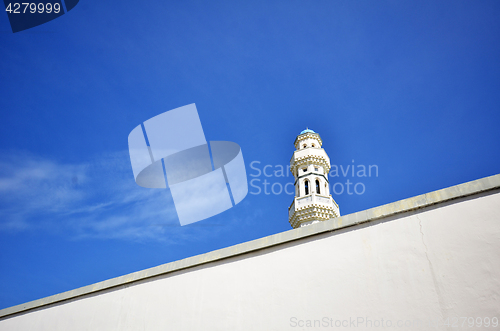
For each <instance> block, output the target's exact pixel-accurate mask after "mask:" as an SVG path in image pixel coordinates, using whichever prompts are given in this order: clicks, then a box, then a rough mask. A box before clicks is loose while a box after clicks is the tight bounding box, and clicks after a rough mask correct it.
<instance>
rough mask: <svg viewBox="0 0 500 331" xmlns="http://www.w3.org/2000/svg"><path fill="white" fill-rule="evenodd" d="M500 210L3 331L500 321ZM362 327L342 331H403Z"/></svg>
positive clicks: (228, 267)
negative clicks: (467, 319)
mask: <svg viewBox="0 0 500 331" xmlns="http://www.w3.org/2000/svg"><path fill="white" fill-rule="evenodd" d="M498 206H500V194H499V193H496V194H490V195H485V196H482V197H478V196H473V197H469V198H464V199H462V200H460V201H456V202H455V203H444V204H439V205H437V206H435V207H431V208H428V209H424V210H423V211H420V212H416V211H413V212H408V213H405V214H402V215H400V216H392V217H389V218H388V219H384V220H382V221H381V222H377V221H375V222H370V223H366V224H363V225H358V226H356V227H350V228H345V229H341V230H338V231H334V232H331V233H326V234H319V235H316V236H312V237H308V238H304V239H301V240H299V241H294V242H290V243H285V244H282V245H279V246H275V247H270V248H267V249H263V250H260V251H256V252H252V253H248V254H244V255H240V256H235V257H231V258H229V259H225V260H221V261H217V262H213V263H210V264H205V265H200V266H198V267H194V268H191V269H187V270H181V271H177V272H174V273H171V274H167V275H165V276H159V277H157V278H154V279H152V280H150V281H143V282H141V283H139V284H136V285H130V286H128V287H122V288H120V289H117V290H114V291H109V290H108V291H103V292H98V293H96V294H95V295H92V296H88V297H83V298H80V299H75V300H73V301H69V302H63V303H61V304H59V305H56V306H52V307H49V308H44V309H40V310H37V311H31V312H27V313H25V314H23V315H18V316H15V317H11V318H8V319H5V320H2V321H0V330H51V331H58V330H288V329H291V330H303V329H305V330H307V329H314V328H307V327H304V328H302V327H298V326H295V327H294V326H293V324H294V323H293V321H295V325H296V324H297V321H303V322H304V323H306V322H307V320H312V321H314V320H320V321H323V319H324V318H327V319H329V318H331V319H333V320H334V321H335V320H339V321H343V320H347V321H349V320H350V319H357V318H363V319H366V318H368V319H371V320H372V321H376V320H378V321H380V320H381V319H382V318H383V319H384V321H385V322H386V321H387V320H391V321H392V323H394V324H395V323H396V321H406V320H415V319H420V320H422V321H426V320H431V319H432V320H434V321H436V320H439V321H441V322H443V321H444V320H445V319H446V318H448V317H450V318H453V317H457V318H460V317H474V318H476V317H486V316H488V317H490V318H491V317H494V316H496V317H499V316H500V305H499V302H500V300H499V299H500V298H499V293H500V263H499V262H500V217H499V216H498V209H499V208H498ZM346 325H347V324H346ZM364 326H365V325H362V324H358V325H357V326H356V327H352V324H351V327H349V326H346V327H342V328H341V329H350V328H352V329H356V330H364V329H377V330H380V329H393V330H394V329H398V328H394V327H393V328H382V327H377V328H375V327H373V328H365V327H364ZM316 329H325V330H327V329H335V328H331V327H319V328H316ZM400 329H405V328H400ZM423 329H424V330H429V329H430V328H423ZM432 329H433V330H445V329H446V328H445V327H443V326H441V327H439V328H432ZM472 329H477V328H472ZM489 329H492V328H491V327H490V328H489ZM469 330H471V329H470V328H469Z"/></svg>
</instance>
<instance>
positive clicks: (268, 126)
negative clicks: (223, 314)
mask: <svg viewBox="0 0 500 331" xmlns="http://www.w3.org/2000/svg"><path fill="white" fill-rule="evenodd" d="M499 14H500V3H499V2H498V1H461V0H454V1H435V0H433V1H252V2H249V1H210V2H207V1H198V2H196V1H183V2H181V3H179V2H174V1H151V2H144V3H138V2H136V1H107V2H102V1H94V0H81V1H80V3H79V4H78V5H77V6H76V7H75V8H74V9H73V10H71V11H70V12H69V13H67V14H65V15H63V16H61V17H59V18H57V19H55V20H53V21H51V22H48V23H46V24H43V25H40V26H38V27H35V28H32V29H29V30H25V31H22V32H19V33H15V34H13V33H12V32H11V30H10V26H9V22H8V19H7V15H6V14H3V15H0V54H1V55H2V61H0V93H1V95H0V96H1V97H0V112H1V113H0V114H1V119H2V124H3V125H2V130H1V131H0V268H1V272H0V308H6V307H9V306H12V305H16V304H20V303H23V302H26V301H30V300H35V299H38V298H41V297H45V296H49V295H52V294H56V293H59V292H63V291H67V290H71V289H74V288H77V287H80V286H85V285H88V284H92V283H94V282H98V281H102V280H105V279H109V278H112V277H116V276H120V275H123V274H127V273H130V272H134V271H138V270H142V269H145V268H148V267H153V266H156V265H160V264H163V263H167V262H171V261H175V260H178V259H182V258H185V257H189V256H193V255H196V254H201V253H205V252H208V251H211V250H215V249H219V248H223V247H227V246H230V245H234V244H238V243H241V242H245V241H249V240H253V239H256V238H260V237H263V236H267V235H271V234H274V233H278V232H282V231H286V230H289V229H290V225H289V223H288V215H287V208H288V206H289V205H290V203H291V202H292V198H293V197H292V196H290V195H287V194H285V193H282V194H273V193H271V194H268V195H266V194H265V193H264V192H261V194H253V193H255V192H256V191H257V189H256V188H255V187H252V186H250V188H249V189H250V193H249V194H248V196H247V197H246V198H245V199H244V200H243V201H242V202H241V203H240V204H238V205H237V206H236V207H234V208H232V209H230V210H228V211H226V212H224V213H222V214H219V215H217V216H214V217H212V218H209V219H207V220H204V221H201V222H197V223H194V224H191V225H188V226H183V227H181V226H179V224H178V220H177V216H176V213H175V208H174V206H173V203H172V198H171V195H170V193H169V191H168V190H152V189H145V188H141V187H139V186H137V185H136V184H135V182H134V178H133V174H132V169H131V166H130V160H129V158H128V151H127V147H128V146H127V137H128V134H129V133H130V131H131V130H132V129H133V128H134V127H136V126H137V125H138V124H140V123H141V122H143V121H145V120H147V119H149V118H151V117H153V116H155V115H158V114H160V113H162V112H165V111H167V110H170V109H174V108H177V107H180V106H184V105H187V104H191V103H196V106H197V108H198V112H199V115H200V119H201V122H202V125H203V129H204V131H205V136H206V138H207V140H227V141H233V142H236V143H238V144H239V145H240V146H241V148H242V152H243V157H244V160H245V164H246V168H247V174H248V177H249V180H252V179H258V180H260V182H259V181H255V182H253V183H254V184H256V185H261V188H262V189H263V188H264V187H263V185H264V184H263V181H264V180H267V181H268V182H269V183H270V185H272V184H274V183H279V184H276V186H275V188H276V189H277V188H278V187H279V185H285V184H286V183H288V182H292V181H293V180H292V177H291V174H289V175H288V176H284V177H279V175H280V173H279V172H278V173H276V174H275V175H273V176H271V177H265V176H264V175H263V174H261V176H259V177H256V175H257V174H258V172H259V171H258V170H255V169H253V168H259V169H260V170H262V169H263V167H264V166H265V165H271V166H272V169H273V170H278V171H279V168H280V166H286V165H287V164H288V162H289V160H290V158H291V156H292V153H293V151H294V147H293V142H294V139H295V137H296V136H297V135H298V134H299V133H300V131H302V130H303V129H305V128H306V127H309V128H311V129H313V130H315V131H316V132H319V134H320V135H321V137H322V139H323V142H324V143H323V147H324V148H325V150H326V151H327V153H328V154H329V156H330V158H331V163H332V164H334V165H337V166H338V167H339V170H340V166H342V167H343V169H344V170H345V169H346V168H347V166H352V165H353V164H354V165H356V169H358V166H359V165H364V166H369V165H376V167H377V169H378V175H376V174H375V173H372V175H371V176H369V177H368V176H367V177H359V176H357V175H356V174H355V176H352V173H346V174H345V176H344V174H343V173H342V172H341V171H340V173H339V176H338V177H331V178H330V182H331V184H334V183H337V182H338V183H340V184H342V185H345V183H346V181H347V180H349V181H350V182H351V183H354V184H356V183H361V184H362V186H360V185H361V184H360V185H358V189H361V187H363V188H364V193H363V194H356V193H353V194H348V193H347V192H346V191H347V190H344V192H343V193H342V194H333V197H334V199H335V200H336V201H337V203H338V204H339V205H340V211H341V213H342V214H348V213H352V212H356V211H360V210H364V209H367V208H371V207H375V206H378V205H382V204H385V203H390V202H394V201H397V200H400V199H404V198H408V197H411V196H415V195H418V194H423V193H427V192H430V191H433V190H437V189H441V188H444V187H448V186H452V185H456V184H460V183H463V182H466V181H470V180H475V179H478V178H482V177H486V176H490V175H494V174H497V173H499V172H500V171H499V170H500V167H499V166H500V157H499V148H498V147H499V142H500V130H499V123H500V111H499V106H500V93H499V91H500V42H499V41H500V20H499V19H498V17H499ZM254 161H258V162H260V163H253V168H252V167H251V166H250V165H251V164H252V162H254ZM269 169H270V168H268V170H269ZM350 169H352V168H350ZM340 184H339V185H340ZM337 188H340V186H337ZM268 189H269V188H268ZM351 190H352V188H351ZM275 191H276V190H275ZM337 191H338V190H337ZM252 192H253V193H252ZM268 192H269V191H268ZM351 193H352V191H351ZM471 221H473V220H471ZM450 231H452V229H450ZM332 254H333V252H332ZM290 263H293V261H290Z"/></svg>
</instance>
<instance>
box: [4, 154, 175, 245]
mask: <svg viewBox="0 0 500 331" xmlns="http://www.w3.org/2000/svg"><path fill="white" fill-rule="evenodd" d="M0 160H1V161H0V231H30V230H36V231H39V230H44V231H51V232H58V233H61V232H62V233H64V234H68V235H69V236H71V237H73V238H88V237H92V238H115V239H132V240H165V239H167V238H166V236H165V227H164V226H158V224H160V225H170V226H175V225H177V224H178V220H177V214H176V211H175V208H174V206H173V204H172V203H170V202H169V199H170V197H169V194H168V191H167V190H153V189H145V188H142V187H139V186H137V185H136V184H135V183H134V180H133V177H132V172H131V169H130V161H129V159H128V153H127V152H125V151H124V152H117V153H114V154H111V155H107V156H102V157H97V158H95V159H92V160H89V161H88V162H87V163H83V164H69V163H63V162H60V161H56V160H51V159H49V158H43V157H41V156H37V155H34V154H30V153H26V152H3V153H2V156H1V158H0Z"/></svg>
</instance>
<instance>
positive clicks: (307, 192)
mask: <svg viewBox="0 0 500 331" xmlns="http://www.w3.org/2000/svg"><path fill="white" fill-rule="evenodd" d="M304 188H305V191H306V195H308V194H309V181H308V180H307V179H306V180H305V182H304Z"/></svg>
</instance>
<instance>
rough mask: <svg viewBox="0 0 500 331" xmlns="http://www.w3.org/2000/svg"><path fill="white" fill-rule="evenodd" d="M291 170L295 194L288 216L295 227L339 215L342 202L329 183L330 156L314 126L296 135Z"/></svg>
mask: <svg viewBox="0 0 500 331" xmlns="http://www.w3.org/2000/svg"><path fill="white" fill-rule="evenodd" d="M294 144H295V149H296V150H295V152H293V156H292V159H291V160H290V171H291V172H292V173H293V176H294V177H295V198H294V199H293V203H292V205H291V206H290V208H288V220H289V222H290V225H291V226H292V227H293V228H294V229H296V228H300V227H302V226H306V225H310V224H314V223H318V222H320V221H326V220H328V219H330V218H334V217H339V216H340V211H339V206H338V205H337V203H336V202H335V200H333V198H332V196H331V194H330V187H329V185H328V172H329V171H330V158H329V157H328V155H327V154H326V152H325V150H324V149H323V148H321V145H322V144H323V141H322V140H321V137H320V136H319V134H317V133H316V132H314V131H313V130H310V129H306V130H304V131H302V132H301V133H300V134H299V135H298V136H297V138H296V139H295V143H294Z"/></svg>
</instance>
